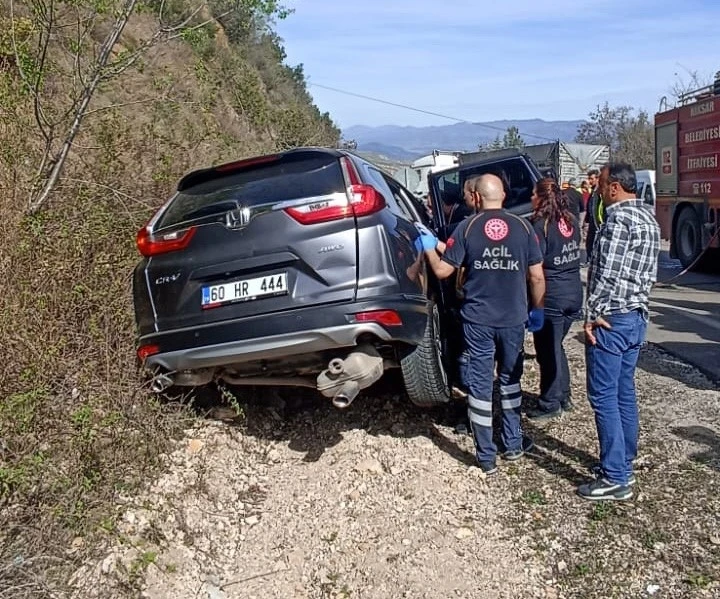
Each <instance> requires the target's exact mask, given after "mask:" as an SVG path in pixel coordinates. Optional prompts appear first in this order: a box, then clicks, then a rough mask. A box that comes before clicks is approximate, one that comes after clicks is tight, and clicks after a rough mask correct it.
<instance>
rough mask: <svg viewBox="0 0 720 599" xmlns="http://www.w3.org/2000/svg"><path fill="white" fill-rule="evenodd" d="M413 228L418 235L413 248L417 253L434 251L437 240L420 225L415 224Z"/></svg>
mask: <svg viewBox="0 0 720 599" xmlns="http://www.w3.org/2000/svg"><path fill="white" fill-rule="evenodd" d="M415 228H416V229H417V232H418V234H419V236H418V237H416V238H415V248H416V249H417V251H418V252H419V251H429V250H434V249H435V248H436V247H437V244H438V238H437V237H435V235H433V234H432V233H431V232H430V230H429V229H428V228H427V227H426V226H425V225H423V224H422V223H415Z"/></svg>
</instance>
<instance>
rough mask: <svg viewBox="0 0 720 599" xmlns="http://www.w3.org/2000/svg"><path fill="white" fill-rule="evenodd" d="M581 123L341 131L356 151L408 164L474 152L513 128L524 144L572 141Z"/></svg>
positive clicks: (518, 122)
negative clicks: (444, 153) (435, 153)
mask: <svg viewBox="0 0 720 599" xmlns="http://www.w3.org/2000/svg"><path fill="white" fill-rule="evenodd" d="M583 122H584V121H544V120H542V119H528V120H515V121H510V120H506V121H489V122H484V123H456V124H454V125H438V126H433V127H400V126H397V125H384V126H381V127H368V126H365V125H356V126H353V127H348V128H347V129H345V130H344V131H343V137H344V138H345V139H354V140H355V141H356V142H357V144H358V146H357V149H358V150H365V151H369V152H374V153H377V154H382V155H384V156H387V157H388V158H393V159H397V160H412V159H413V158H417V157H419V156H423V155H425V154H428V153H430V152H432V150H464V151H470V150H477V147H478V145H479V144H483V143H488V142H491V141H493V140H494V139H495V138H496V137H497V136H498V135H499V136H500V137H502V136H503V135H504V133H505V131H507V129H508V127H517V128H518V130H519V131H520V135H521V136H522V137H523V139H524V140H525V143H526V144H528V145H530V144H540V143H547V142H550V141H555V140H558V139H559V140H560V141H573V140H574V139H575V136H576V135H577V130H578V127H579V126H580V125H581V124H582V123H583Z"/></svg>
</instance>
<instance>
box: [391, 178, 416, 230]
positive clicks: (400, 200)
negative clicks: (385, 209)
mask: <svg viewBox="0 0 720 599" xmlns="http://www.w3.org/2000/svg"><path fill="white" fill-rule="evenodd" d="M383 178H384V179H385V182H386V183H387V185H388V187H389V188H390V191H391V192H392V194H393V197H394V198H395V201H396V202H397V205H398V208H399V209H400V214H402V215H403V216H404V217H405V218H406V219H408V220H411V221H413V222H414V221H417V220H420V215H419V214H418V211H417V209H415V207H414V206H413V204H412V200H410V199H409V197H408V196H409V194H408V193H405V191H404V190H403V188H402V186H400V185H399V184H398V182H397V181H395V180H394V179H392V178H391V177H389V176H387V175H383Z"/></svg>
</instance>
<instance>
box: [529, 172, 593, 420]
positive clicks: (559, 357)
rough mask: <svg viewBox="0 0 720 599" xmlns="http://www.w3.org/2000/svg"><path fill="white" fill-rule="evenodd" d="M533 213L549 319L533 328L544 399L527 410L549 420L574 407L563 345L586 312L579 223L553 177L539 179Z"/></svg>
mask: <svg viewBox="0 0 720 599" xmlns="http://www.w3.org/2000/svg"><path fill="white" fill-rule="evenodd" d="M532 206H533V213H532V216H531V217H530V221H531V222H532V225H533V228H534V229H535V233H536V234H537V237H538V241H539V242H540V248H541V250H542V252H543V256H544V261H543V269H544V271H545V285H546V290H545V323H544V325H543V328H542V329H540V330H539V331H537V332H536V333H533V337H534V341H535V352H536V354H537V361H538V364H539V366H540V399H539V400H538V406H537V408H536V409H534V410H529V411H528V412H527V416H528V418H530V419H532V420H548V419H551V418H555V417H557V416H560V415H561V414H562V412H563V410H566V411H569V410H571V409H572V402H571V401H570V368H569V366H568V360H567V355H566V354H565V349H564V348H563V340H564V339H565V337H566V335H567V333H568V331H569V329H570V325H572V323H573V321H574V320H578V319H579V318H580V317H581V316H582V314H581V309H582V301H583V291H582V283H581V281H580V226H579V223H578V222H577V218H576V217H575V216H574V215H573V214H572V212H571V210H570V207H569V206H568V199H567V197H566V195H565V194H564V193H563V192H562V190H561V189H560V187H559V186H558V184H557V182H556V181H555V180H554V179H551V178H546V179H540V181H538V182H537V184H536V185H535V189H534V190H533V195H532Z"/></svg>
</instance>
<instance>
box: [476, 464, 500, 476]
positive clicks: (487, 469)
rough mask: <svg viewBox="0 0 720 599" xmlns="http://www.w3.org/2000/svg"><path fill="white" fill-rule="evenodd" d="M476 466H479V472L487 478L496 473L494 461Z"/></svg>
mask: <svg viewBox="0 0 720 599" xmlns="http://www.w3.org/2000/svg"><path fill="white" fill-rule="evenodd" d="M478 466H480V470H482V471H483V472H484V473H485V474H487V475H488V476H489V475H491V474H495V473H496V472H497V471H498V469H497V464H496V463H495V462H494V461H492V462H478Z"/></svg>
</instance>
